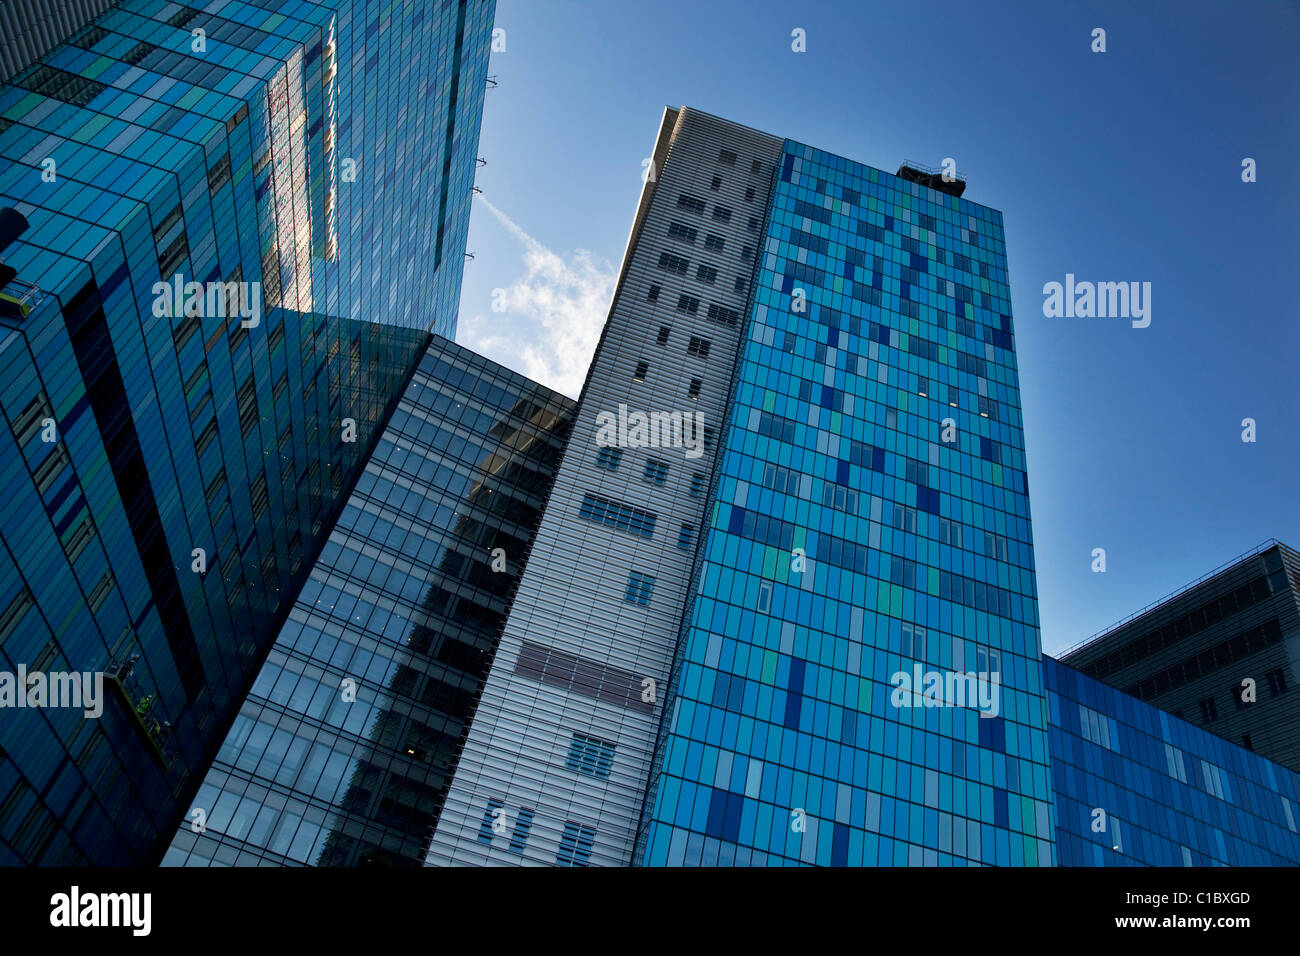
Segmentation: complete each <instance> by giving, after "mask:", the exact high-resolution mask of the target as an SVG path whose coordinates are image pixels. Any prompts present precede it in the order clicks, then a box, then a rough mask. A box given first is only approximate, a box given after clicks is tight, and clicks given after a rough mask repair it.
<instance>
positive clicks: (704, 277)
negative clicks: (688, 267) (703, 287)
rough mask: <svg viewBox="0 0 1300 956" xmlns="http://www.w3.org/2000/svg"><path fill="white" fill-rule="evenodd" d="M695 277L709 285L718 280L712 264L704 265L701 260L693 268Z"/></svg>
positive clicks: (716, 271)
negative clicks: (694, 268) (697, 265)
mask: <svg viewBox="0 0 1300 956" xmlns="http://www.w3.org/2000/svg"><path fill="white" fill-rule="evenodd" d="M695 278H697V279H699V280H700V281H701V282H707V283H708V284H709V285H713V283H715V282H717V281H718V270H717V269H715V268H713V267H712V266H706V265H705V264H704V263H703V262H701V263H700V265H699V267H698V268H697V269H696V270H695Z"/></svg>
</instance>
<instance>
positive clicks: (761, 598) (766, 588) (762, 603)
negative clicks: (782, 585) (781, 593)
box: [758, 581, 772, 614]
mask: <svg viewBox="0 0 1300 956" xmlns="http://www.w3.org/2000/svg"><path fill="white" fill-rule="evenodd" d="M771 609H772V582H771V581H763V582H762V583H760V584H759V586H758V610H759V613H761V614H766V613H767V612H768V611H770V610H771Z"/></svg>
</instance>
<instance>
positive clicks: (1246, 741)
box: [1241, 734, 1255, 750]
mask: <svg viewBox="0 0 1300 956" xmlns="http://www.w3.org/2000/svg"><path fill="white" fill-rule="evenodd" d="M1241 745H1242V746H1243V747H1245V748H1246V749H1247V750H1254V749H1255V745H1254V744H1252V743H1251V742H1250V734H1242V735H1241Z"/></svg>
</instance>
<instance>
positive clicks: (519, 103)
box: [458, 0, 1300, 653]
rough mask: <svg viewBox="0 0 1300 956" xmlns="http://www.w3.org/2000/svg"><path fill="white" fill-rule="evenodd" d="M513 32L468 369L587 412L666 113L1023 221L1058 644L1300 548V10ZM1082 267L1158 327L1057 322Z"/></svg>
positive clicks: (769, 21)
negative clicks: (1096, 552)
mask: <svg viewBox="0 0 1300 956" xmlns="http://www.w3.org/2000/svg"><path fill="white" fill-rule="evenodd" d="M497 26H498V27H500V28H502V29H504V30H505V44H506V49H505V51H504V52H497V53H494V54H493V56H492V60H491V65H490V67H489V72H490V73H492V74H493V75H495V76H496V77H497V79H498V81H499V86H498V87H497V88H496V89H490V90H488V92H487V101H486V106H485V111H484V121H483V132H482V141H481V146H480V150H479V152H480V155H481V156H483V157H484V158H486V159H487V165H486V166H485V167H484V168H483V169H481V170H480V171H479V177H478V185H479V186H480V187H481V188H482V189H483V196H482V198H481V199H480V200H478V201H476V202H475V208H474V213H473V218H472V220H471V226H470V238H469V250H470V251H471V252H473V254H474V256H475V258H474V260H473V261H472V262H468V263H467V264H466V269H465V284H464V292H463V295H462V299H461V315H460V332H459V334H458V341H460V342H461V343H462V344H465V345H468V346H469V347H471V348H475V349H477V350H478V351H481V352H483V353H484V354H487V355H488V356H490V357H491V358H494V359H496V360H497V361H500V362H502V363H504V364H506V365H508V366H510V367H512V368H515V369H518V370H519V371H521V372H523V373H524V374H527V375H530V376H532V377H533V378H536V379H538V380H540V381H542V382H544V383H545V384H548V385H550V386H552V387H554V388H558V389H560V390H561V391H565V392H567V393H568V394H570V395H574V396H576V395H577V392H578V389H579V388H580V387H581V384H582V379H583V375H584V373H585V370H586V366H587V363H588V361H589V360H590V356H591V350H592V348H593V347H594V345H595V342H596V338H597V336H598V334H599V330H600V326H601V324H602V323H603V322H604V319H605V313H606V310H607V308H608V304H609V297H610V294H611V292H612V290H613V283H614V276H615V272H616V270H617V268H618V264H619V261H620V259H621V256H622V253H623V247H624V244H625V242H626V240H627V235H628V230H629V228H630V226H631V220H632V213H633V211H634V209H635V206H636V202H637V198H638V195H639V191H640V188H641V160H642V159H643V158H644V157H646V156H648V155H649V154H650V150H651V145H652V142H653V138H654V135H655V132H656V130H657V128H658V124H659V120H660V117H661V115H662V112H663V109H664V107H665V106H667V105H672V106H679V105H687V106H694V107H697V108H699V109H702V110H706V111H708V112H711V113H715V114H717V115H720V116H724V117H726V118H727V119H731V120H734V121H736V122H739V123H743V124H745V125H748V126H752V127H755V128H757V129H760V130H763V131H765V132H768V133H772V134H774V135H777V136H783V137H789V138H791V139H795V140H799V141H801V142H805V143H809V144H812V145H814V146H818V147H821V148H824V149H827V150H830V151H832V152H835V153H839V154H841V155H843V156H847V157H850V158H852V159H855V160H858V161H860V162H864V163H868V164H870V165H873V166H877V167H880V168H882V169H886V170H889V171H891V172H892V171H893V170H894V169H895V168H896V167H897V165H898V163H899V161H900V160H901V159H903V158H908V159H912V160H916V161H920V162H924V163H928V164H931V165H938V164H939V163H940V161H941V160H942V159H943V158H945V157H953V158H954V159H955V160H956V162H957V167H958V170H959V171H960V172H961V173H962V174H964V175H965V176H966V177H967V179H968V186H967V190H966V197H967V198H969V199H971V200H974V201H976V202H980V203H984V204H985V205H989V206H992V207H994V208H996V209H1000V210H1001V211H1002V213H1003V216H1004V221H1005V226H1006V237H1007V254H1008V259H1009V266H1010V274H1011V292H1012V303H1013V307H1014V323H1015V332H1016V347H1017V353H1018V358H1019V365H1020V381H1021V388H1022V395H1021V398H1022V402H1023V406H1024V419H1025V433H1026V434H1025V444H1026V448H1027V457H1028V466H1029V483H1030V503H1031V508H1032V512H1033V524H1034V545H1035V556H1036V562H1037V567H1038V587H1039V596H1040V608H1041V614H1042V622H1043V645H1044V648H1045V650H1047V651H1048V652H1049V653H1053V652H1059V651H1060V650H1062V649H1064V648H1065V647H1068V646H1070V645H1072V644H1074V643H1076V642H1078V641H1079V640H1082V639H1083V638H1086V637H1088V636H1089V635H1091V634H1093V633H1094V632H1096V631H1098V630H1100V629H1102V628H1104V627H1106V626H1108V625H1109V624H1111V623H1113V622H1115V621H1116V620H1118V619H1120V618H1123V617H1126V616H1127V615H1128V614H1130V613H1131V612H1133V611H1135V610H1137V609H1138V608H1140V607H1142V606H1144V605H1146V604H1148V603H1150V602H1152V601H1154V600H1156V599H1157V598H1159V597H1161V596H1163V595H1165V594H1167V593H1169V592H1171V591H1173V590H1176V589H1178V588H1180V587H1182V586H1183V585H1184V584H1186V583H1188V582H1190V581H1191V580H1192V579H1194V578H1196V577H1199V576H1200V575H1201V574H1203V573H1205V572H1207V571H1209V570H1210V569H1212V568H1214V567H1216V566H1218V565H1220V564H1222V563H1223V562H1225V561H1227V560H1228V559H1230V558H1232V557H1233V556H1235V555H1237V554H1238V553H1240V552H1242V551H1245V550H1247V549H1248V548H1250V547H1252V546H1254V545H1255V544H1257V543H1259V542H1260V541H1262V540H1264V539H1266V538H1269V537H1277V538H1280V539H1282V540H1283V541H1286V542H1288V543H1289V544H1291V545H1292V546H1295V547H1300V505H1298V504H1297V502H1298V501H1300V496H1297V491H1296V487H1295V479H1296V476H1297V474H1300V467H1298V466H1300V375H1297V371H1296V367H1297V358H1298V357H1300V327H1298V326H1297V319H1298V318H1300V310H1298V309H1297V304H1296V280H1297V278H1300V198H1298V195H1300V194H1298V190H1300V178H1298V177H1297V175H1296V168H1295V167H1296V163H1297V161H1300V115H1298V114H1297V110H1296V108H1295V104H1296V102H1298V101H1300V70H1297V69H1296V67H1295V55H1294V49H1293V48H1294V43H1295V39H1296V37H1297V36H1300V4H1297V3H1295V2H1281V0H1277V2H1267V0H1249V2H1244V3H1232V4H1229V3H1223V4H1219V3H1213V4H1211V3H1197V2H1193V3H1154V2H1144V3H1141V4H1130V3H1102V4H1088V3H1071V4H1059V3H1038V2H1025V3H1011V2H1007V3H992V2H991V3H979V4H971V3H942V2H935V3H931V4H916V3H902V2H899V3H893V2H889V3H883V2H871V3H864V2H821V3H806V2H805V3H794V2H786V3H774V2H764V0H750V2H739V0H736V2H730V0H728V2H712V0H694V2H678V0H660V2H657V3H653V4H647V3H630V2H628V3H623V2H619V3H612V2H600V3H597V2H585V3H579V2H568V0H565V2H562V0H499V2H498V4H497ZM796 27H800V28H802V29H804V30H805V31H806V34H807V52H805V53H794V52H792V50H791V31H792V30H793V29H794V28H796ZM1096 27H1101V28H1103V29H1105V30H1106V46H1107V50H1106V52H1105V53H1093V52H1092V51H1091V49H1090V47H1091V43H1092V39H1091V34H1092V30H1093V29H1094V28H1096ZM1246 157H1251V158H1253V159H1254V160H1255V161H1256V164H1257V176H1258V181H1257V182H1254V183H1243V182H1242V179H1241V163H1242V160H1243V159H1244V158H1246ZM1066 273H1074V274H1075V276H1076V277H1077V278H1078V279H1080V280H1091V281H1141V282H1150V283H1151V325H1150V327H1148V328H1145V329H1135V328H1132V327H1131V325H1130V323H1129V322H1128V321H1126V320H1123V319H1099V318H1072V319H1071V318H1046V317H1044V315H1043V298H1044V296H1043V285H1044V283H1046V282H1049V281H1058V282H1062V281H1064V278H1065V274H1066ZM494 290H502V291H500V292H498V293H496V294H497V301H498V302H499V303H502V304H504V306H505V311H504V312H501V311H493V309H492V303H493V295H494ZM1247 417H1250V418H1253V419H1255V421H1256V423H1257V441H1256V442H1255V443H1253V444H1248V443H1244V442H1243V441H1242V440H1241V433H1242V426H1241V422H1242V419H1243V418H1247ZM1094 548H1104V549H1105V550H1106V560H1107V571H1106V573H1104V574H1097V573H1093V572H1092V571H1091V563H1092V551H1093V549H1094Z"/></svg>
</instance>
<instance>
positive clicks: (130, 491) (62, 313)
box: [0, 0, 494, 864]
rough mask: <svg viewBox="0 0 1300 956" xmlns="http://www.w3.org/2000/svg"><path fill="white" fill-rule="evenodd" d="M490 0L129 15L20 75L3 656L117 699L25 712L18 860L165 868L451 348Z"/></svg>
mask: <svg viewBox="0 0 1300 956" xmlns="http://www.w3.org/2000/svg"><path fill="white" fill-rule="evenodd" d="M493 7H494V4H493V3H492V2H491V0H443V2H438V3H432V4H408V5H403V6H397V7H394V6H392V5H390V4H382V3H379V2H374V0H337V2H333V3H312V2H304V0H293V2H289V3H282V2H278V0H251V2H245V0H212V2H207V3H200V4H195V5H192V6H186V5H183V4H178V3H172V2H165V0H124V2H121V3H118V4H116V5H115V6H114V7H112V8H111V9H110V10H108V11H107V12H105V13H104V14H103V15H101V16H99V17H98V18H96V19H95V20H94V21H93V23H91V24H90V25H88V26H87V27H85V28H84V29H82V30H81V31H79V32H78V33H77V34H76V35H74V36H72V37H70V38H68V40H67V42H65V43H62V44H61V45H58V46H56V47H54V48H53V49H52V50H51V51H50V52H49V53H48V54H46V55H45V56H44V57H43V58H42V60H41V61H40V62H38V63H36V64H34V65H33V66H31V67H30V68H28V69H26V70H24V71H23V72H21V73H19V74H18V75H16V76H15V77H13V78H12V80H11V82H10V83H9V84H7V85H3V86H0V155H2V156H3V158H4V163H3V164H0V206H2V207H12V208H14V209H16V210H17V211H18V212H19V213H21V214H22V215H23V216H24V217H26V219H27V220H28V222H29V223H30V228H29V229H28V230H27V231H26V232H25V233H23V234H22V236H21V237H20V238H19V239H18V240H17V241H16V242H14V243H13V244H12V245H11V246H10V247H9V248H8V249H6V250H5V251H4V252H3V258H4V261H5V263H6V264H7V265H8V266H10V267H12V268H13V269H15V270H16V271H17V279H16V280H15V281H14V282H13V283H11V284H10V285H9V286H8V287H7V288H6V289H5V290H3V293H4V294H5V295H6V296H8V298H7V299H6V300H5V303H0V304H4V305H5V309H4V313H5V314H4V316H3V317H2V318H0V362H2V363H3V366H4V369H5V372H4V375H3V380H2V381H0V409H2V410H3V419H4V423H5V426H6V427H3V428H0V479H2V480H3V481H4V486H5V488H6V496H5V500H4V502H3V504H2V505H0V667H3V668H4V669H5V670H7V671H9V672H13V671H15V669H16V668H18V667H19V666H20V665H21V666H24V667H26V668H27V669H28V670H43V671H58V670H74V671H86V672H91V671H102V672H107V673H109V674H110V680H109V681H108V686H109V687H110V689H111V690H112V693H110V694H108V697H109V698H110V699H109V702H108V705H107V706H106V708H105V712H104V714H103V716H102V717H101V718H99V719H98V720H84V719H82V716H81V714H80V712H76V711H70V710H52V709H45V710H22V711H14V712H12V713H9V714H6V719H5V721H4V723H3V725H2V729H0V747H3V750H2V751H0V863H16V862H29V863H47V864H59V863H85V862H94V863H139V862H149V861H151V860H156V859H157V858H158V856H159V855H160V854H161V852H162V850H163V848H164V847H165V841H166V840H167V839H168V838H170V835H171V833H172V832H173V828H174V826H175V824H176V821H177V819H179V817H180V815H181V813H182V812H183V810H184V808H185V807H186V806H187V805H188V803H189V798H190V796H191V795H192V794H193V792H194V789H195V788H196V787H197V785H198V783H199V780H200V778H201V775H202V773H203V772H204V771H205V770H206V768H207V766H208V764H209V763H210V761H211V759H212V757H213V754H214V753H215V751H216V748H217V746H218V745H219V743H220V741H221V739H222V738H223V736H224V734H225V731H226V729H227V728H228V726H229V724H230V721H231V720H232V719H233V718H234V716H235V712H236V709H237V708H238V706H239V703H240V701H241V700H242V699H243V697H244V695H245V694H246V692H247V690H248V688H249V686H250V685H251V683H252V681H253V679H254V677H255V676H256V674H257V673H258V668H259V667H260V665H261V663H262V660H263V658H264V657H265V655H266V653H267V651H268V650H269V648H270V645H271V643H272V641H273V640H274V638H275V635H276V633H277V632H278V629H279V626H280V624H281V623H282V622H283V620H284V619H285V616H286V615H287V613H288V611H289V608H290V607H291V605H292V599H293V598H294V596H295V595H296V594H297V592H298V590H299V588H300V587H301V585H302V583H303V581H304V580H305V578H306V575H307V572H308V569H309V568H310V566H311V562H312V560H313V558H314V557H315V555H316V554H317V553H318V551H319V549H320V547H321V546H322V544H323V542H324V541H325V538H326V537H327V536H328V534H329V532H330V528H331V526H332V523H333V520H334V517H335V516H336V515H337V513H338V511H339V509H340V508H341V507H342V504H343V501H344V499H345V497H346V494H347V492H348V490H349V489H350V488H351V486H352V484H353V483H354V481H355V479H356V477H357V475H358V474H359V473H360V470H361V468H362V466H363V465H364V462H365V460H366V458H367V456H368V454H369V451H370V450H371V449H372V448H373V447H374V445H375V443H376V441H377V438H378V434H379V431H380V428H381V427H382V425H383V423H384V421H385V420H386V419H387V416H388V415H389V414H390V413H391V410H392V408H393V407H394V405H395V403H396V400H397V397H398V395H399V393H400V391H401V389H402V388H403V386H404V384H405V382H406V380H407V378H408V377H409V375H410V373H411V371H412V369H413V368H414V367H415V365H416V363H417V361H418V360H419V357H420V355H421V354H422V352H423V349H424V348H425V346H426V345H427V343H428V341H429V338H428V336H429V332H430V331H433V332H438V333H441V334H443V335H451V334H453V333H454V329H455V311H456V304H457V300H458V298H459V287H460V278H461V273H462V268H463V261H464V260H463V252H464V241H465V235H466V230H467V223H468V215H469V202H470V196H471V186H472V180H473V174H474V172H473V171H474V165H475V163H474V158H475V151H476V146H477V139H478V126H479V122H480V117H481V109H482V101H483V89H484V80H485V75H486V65H487V56H488V41H489V37H490V31H491V24H492V17H493V12H494V11H493ZM47 161H48V162H47ZM177 277H180V280H181V281H197V282H200V283H217V282H220V283H241V282H242V283H250V284H251V283H257V284H258V288H257V291H255V292H254V293H253V294H254V296H260V299H259V300H258V301H260V302H261V303H262V306H263V308H262V311H261V315H260V316H259V317H258V320H257V321H256V322H253V323H251V324H245V322H243V321H240V320H238V319H232V318H230V317H228V316H229V315H230V313H229V312H225V314H224V315H222V314H217V315H213V314H211V313H204V314H198V315H195V314H189V313H188V312H187V311H186V310H185V309H183V308H181V307H179V306H176V305H165V306H163V307H162V308H161V309H156V307H155V306H156V303H157V300H158V291H157V289H156V288H155V286H156V284H158V283H170V282H172V281H173V280H176V279H177ZM209 301H211V300H209ZM228 303H229V300H227V307H228ZM349 422H350V423H351V426H350V425H349ZM51 423H52V428H51ZM350 427H351V429H352V432H351V434H349V429H350ZM195 549H202V551H203V561H202V562H201V563H202V564H203V565H204V567H203V569H202V570H200V569H199V568H198V567H196V566H195V561H196V560H198V559H197V558H196V557H195V556H194V552H195ZM112 675H115V676H112Z"/></svg>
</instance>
